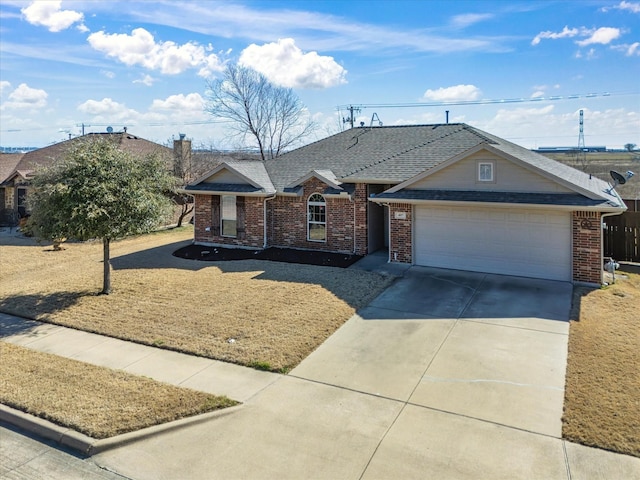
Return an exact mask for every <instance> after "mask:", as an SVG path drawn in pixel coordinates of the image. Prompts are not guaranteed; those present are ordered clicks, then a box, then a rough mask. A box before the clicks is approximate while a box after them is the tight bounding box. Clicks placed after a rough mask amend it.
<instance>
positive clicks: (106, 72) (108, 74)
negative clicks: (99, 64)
mask: <svg viewBox="0 0 640 480" xmlns="http://www.w3.org/2000/svg"><path fill="white" fill-rule="evenodd" d="M100 73H101V74H102V75H104V76H105V77H107V78H115V76H116V74H115V73H113V72H112V71H110V70H100Z"/></svg>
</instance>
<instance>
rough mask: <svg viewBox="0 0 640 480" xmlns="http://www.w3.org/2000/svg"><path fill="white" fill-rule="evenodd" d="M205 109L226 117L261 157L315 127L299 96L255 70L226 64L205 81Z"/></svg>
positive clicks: (279, 152) (274, 154) (275, 152)
mask: <svg viewBox="0 0 640 480" xmlns="http://www.w3.org/2000/svg"><path fill="white" fill-rule="evenodd" d="M205 109H206V111H207V112H208V113H210V114H211V115H212V116H214V117H216V118H221V119H225V120H228V121H229V122H230V124H231V129H232V130H234V131H235V133H236V135H237V136H238V137H239V138H240V140H241V141H242V142H243V143H244V144H245V145H247V146H251V147H255V148H257V149H258V150H259V152H260V156H261V158H262V160H265V159H272V158H276V157H278V156H280V155H282V154H283V153H284V152H285V151H286V150H287V149H288V148H291V147H292V146H294V145H296V144H297V143H299V142H300V141H301V140H303V139H304V138H305V137H307V136H308V135H309V134H311V133H312V131H313V129H314V125H313V122H311V121H310V120H309V118H308V116H307V115H306V112H305V108H304V106H303V105H302V102H301V101H300V99H299V98H298V96H297V95H296V94H295V93H294V92H293V90H292V89H290V88H284V87H280V86H277V85H274V84H273V83H271V82H269V80H268V79H267V78H266V77H265V76H264V75H262V74H261V73H259V72H256V71H255V70H253V69H251V68H248V67H244V66H239V65H229V66H228V67H227V69H226V70H225V72H224V76H223V78H222V79H220V80H214V81H211V82H209V83H208V84H207V104H206V107H205Z"/></svg>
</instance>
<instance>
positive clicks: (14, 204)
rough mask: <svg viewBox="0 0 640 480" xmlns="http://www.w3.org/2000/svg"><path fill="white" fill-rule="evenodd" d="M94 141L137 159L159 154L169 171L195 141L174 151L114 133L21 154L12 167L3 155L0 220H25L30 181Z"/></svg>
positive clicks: (179, 142)
mask: <svg viewBox="0 0 640 480" xmlns="http://www.w3.org/2000/svg"><path fill="white" fill-rule="evenodd" d="M93 138H109V139H110V140H112V141H114V142H116V143H117V144H118V145H119V146H120V148H122V149H123V150H125V151H128V152H130V153H132V154H134V155H137V156H144V155H149V154H159V155H161V156H162V157H164V158H165V159H166V161H167V165H168V167H169V168H174V165H175V164H176V163H177V162H175V159H174V157H175V155H182V152H183V151H184V152H185V153H184V154H185V155H187V154H188V153H190V150H191V146H190V145H191V142H190V141H189V140H185V139H184V137H181V138H180V140H175V141H174V149H173V150H172V149H170V148H168V147H165V146H163V145H160V144H157V143H154V142H150V141H149V140H145V139H143V138H140V137H137V136H135V135H132V134H131V133H127V132H113V133H89V134H87V135H84V136H81V137H75V138H72V139H70V140H66V141H63V142H60V143H55V144H53V145H49V146H47V147H43V148H40V149H37V150H33V151H31V152H28V153H24V154H21V155H20V157H19V158H18V159H17V161H16V162H15V164H13V166H12V167H11V168H8V167H7V165H10V162H9V161H6V162H5V157H7V154H3V155H2V156H0V159H2V168H1V169H0V173H1V174H2V176H0V194H2V200H1V201H2V202H3V203H0V206H1V207H2V208H0V211H3V212H4V213H3V215H2V216H1V217H0V221H2V220H3V219H5V220H4V223H8V222H7V220H6V219H7V218H10V217H11V218H14V217H16V216H17V217H19V218H22V217H24V216H26V215H28V213H29V212H28V206H27V197H28V195H29V188H30V186H29V182H30V180H31V179H32V178H33V175H34V174H35V173H36V172H37V170H38V169H39V168H43V167H48V166H50V165H52V164H53V163H54V162H55V161H56V160H58V159H61V158H63V157H64V155H65V153H66V152H67V150H68V149H69V147H70V146H71V145H73V144H74V143H76V142H80V141H86V140H90V139H93ZM183 145H184V148H183ZM187 152H188V153H187ZM5 167H7V168H5Z"/></svg>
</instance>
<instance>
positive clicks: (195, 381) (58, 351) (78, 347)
mask: <svg viewBox="0 0 640 480" xmlns="http://www.w3.org/2000/svg"><path fill="white" fill-rule="evenodd" d="M0 339H1V340H3V341H5V342H9V343H13V344H15V345H21V346H24V347H28V348H31V349H33V350H38V351H40V352H45V353H52V354H55V355H59V356H61V357H66V358H72V359H74V360H79V361H82V362H86V363H91V364H94V365H99V366H102V367H107V368H113V369H117V370H123V371H125V372H129V373H132V374H135V375H142V376H145V377H149V378H153V379H154V380H158V381H161V382H165V383H170V384H173V385H178V386H180V387H188V388H193V389H194V390H200V391H202V392H207V393H212V394H215V395H226V396H227V397H229V398H232V399H234V400H238V401H241V402H246V401H247V400H249V399H250V398H251V397H253V396H254V395H255V394H256V393H258V392H259V391H260V390H262V389H264V388H265V387H266V386H268V385H270V384H271V383H273V382H276V381H277V380H278V379H279V378H280V375H278V374H275V373H269V372H261V371H258V370H254V369H252V368H246V367H242V366H239V365H234V364H231V363H225V362H219V361H216V360H211V359H208V358H201V357H194V356H193V355H186V354H184V353H178V352H172V351H170V350H163V349H160V348H155V347H150V346H147V345H140V344H138V343H133V342H127V341H125V340H118V339H116V338H111V337H105V336H103V335H97V334H94V333H89V332H83V331H80V330H74V329H71V328H66V327H61V326H58V325H51V324H48V323H42V322H36V321H33V320H26V319H23V318H19V317H14V316H11V315H7V314H4V313H0Z"/></svg>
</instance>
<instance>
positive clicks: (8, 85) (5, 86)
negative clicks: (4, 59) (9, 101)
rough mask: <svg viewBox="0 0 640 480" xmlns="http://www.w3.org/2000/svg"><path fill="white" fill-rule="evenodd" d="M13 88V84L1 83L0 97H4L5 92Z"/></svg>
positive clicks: (3, 81) (4, 81)
mask: <svg viewBox="0 0 640 480" xmlns="http://www.w3.org/2000/svg"><path fill="white" fill-rule="evenodd" d="M9 88H11V83H10V82H7V81H6V80H2V81H0V95H2V94H3V93H4V92H5V91H7V90H8V89H9Z"/></svg>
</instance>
